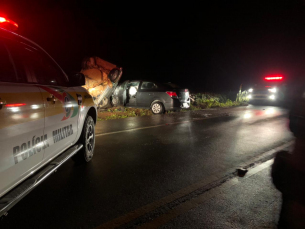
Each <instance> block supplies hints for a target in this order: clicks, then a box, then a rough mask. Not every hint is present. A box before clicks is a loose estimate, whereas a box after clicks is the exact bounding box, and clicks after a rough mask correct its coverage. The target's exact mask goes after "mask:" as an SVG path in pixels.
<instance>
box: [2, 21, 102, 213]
mask: <svg viewBox="0 0 305 229" xmlns="http://www.w3.org/2000/svg"><path fill="white" fill-rule="evenodd" d="M17 27H18V25H17V23H15V22H13V21H11V20H8V19H6V18H3V17H0V121H1V122H0V146H1V149H0V216H2V215H5V214H6V213H7V211H8V210H9V209H10V208H11V207H12V206H14V205H15V204H16V203H17V202H18V201H19V200H21V199H22V198H23V197H24V196H26V195H27V194H28V193H29V192H30V191H31V190H32V189H34V188H35V187H36V186H37V185H38V184H39V183H41V182H42V181H43V180H44V179H46V178H47V177H48V176H49V175H50V174H52V173H53V172H54V171H56V169H57V168H58V167H59V166H61V165H62V164H63V163H64V162H65V161H67V160H68V159H69V158H71V157H72V158H73V159H74V160H76V161H78V162H89V161H90V160H91V159H92V156H93V153H94V146H95V123H96V119H97V109H96V106H95V104H94V102H93V99H92V97H91V96H90V95H89V93H88V92H87V90H86V89H84V88H83V87H82V85H84V84H85V77H84V75H83V74H81V73H78V74H75V75H74V76H72V77H67V75H66V74H65V73H64V72H63V70H62V69H61V68H60V67H59V65H58V64H57V63H56V62H55V61H54V60H53V59H52V57H50V56H49V55H48V53H46V52H45V51H44V50H43V49H42V48H41V47H40V46H38V45H37V44H35V43H34V42H32V41H30V40H29V39H26V38H24V37H22V36H20V35H18V34H16V33H15V32H13V31H12V30H13V29H16V28H17Z"/></svg>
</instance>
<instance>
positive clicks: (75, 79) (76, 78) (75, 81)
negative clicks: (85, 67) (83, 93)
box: [69, 72, 86, 87]
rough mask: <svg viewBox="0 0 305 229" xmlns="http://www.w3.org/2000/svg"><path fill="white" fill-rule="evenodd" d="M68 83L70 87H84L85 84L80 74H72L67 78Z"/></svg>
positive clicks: (83, 77)
mask: <svg viewBox="0 0 305 229" xmlns="http://www.w3.org/2000/svg"><path fill="white" fill-rule="evenodd" d="M69 82H70V83H69V85H70V86H71V87H78V86H84V85H85V84H86V80H85V75H84V74H83V73H80V72H77V73H74V74H72V75H71V76H70V77H69Z"/></svg>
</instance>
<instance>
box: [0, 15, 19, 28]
mask: <svg viewBox="0 0 305 229" xmlns="http://www.w3.org/2000/svg"><path fill="white" fill-rule="evenodd" d="M0 27H4V28H5V29H9V30H16V29H17V28H18V24H17V23H16V22H14V21H12V20H9V19H7V18H5V17H0Z"/></svg>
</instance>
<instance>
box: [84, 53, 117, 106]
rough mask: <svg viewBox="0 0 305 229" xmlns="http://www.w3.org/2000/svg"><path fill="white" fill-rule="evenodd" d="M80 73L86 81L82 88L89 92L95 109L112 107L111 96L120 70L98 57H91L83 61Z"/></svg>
mask: <svg viewBox="0 0 305 229" xmlns="http://www.w3.org/2000/svg"><path fill="white" fill-rule="evenodd" d="M81 73H83V74H84V75H85V80H86V84H85V85H84V86H83V87H84V88H85V89H87V90H88V91H89V94H90V95H91V96H92V97H93V101H94V103H95V104H96V105H97V107H98V108H107V107H110V106H113V105H114V104H113V101H112V97H111V95H112V93H113V92H114V90H115V88H116V86H117V85H118V83H119V81H120V79H121V76H122V73H123V70H122V68H121V67H118V66H117V65H115V64H112V63H110V62H108V61H105V60H103V59H101V58H100V57H97V56H91V57H86V58H84V59H83V61H82V69H81Z"/></svg>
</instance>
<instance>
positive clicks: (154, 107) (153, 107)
mask: <svg viewBox="0 0 305 229" xmlns="http://www.w3.org/2000/svg"><path fill="white" fill-rule="evenodd" d="M152 110H153V112H154V113H160V111H161V106H160V104H158V103H156V104H154V105H153V106H152Z"/></svg>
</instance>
